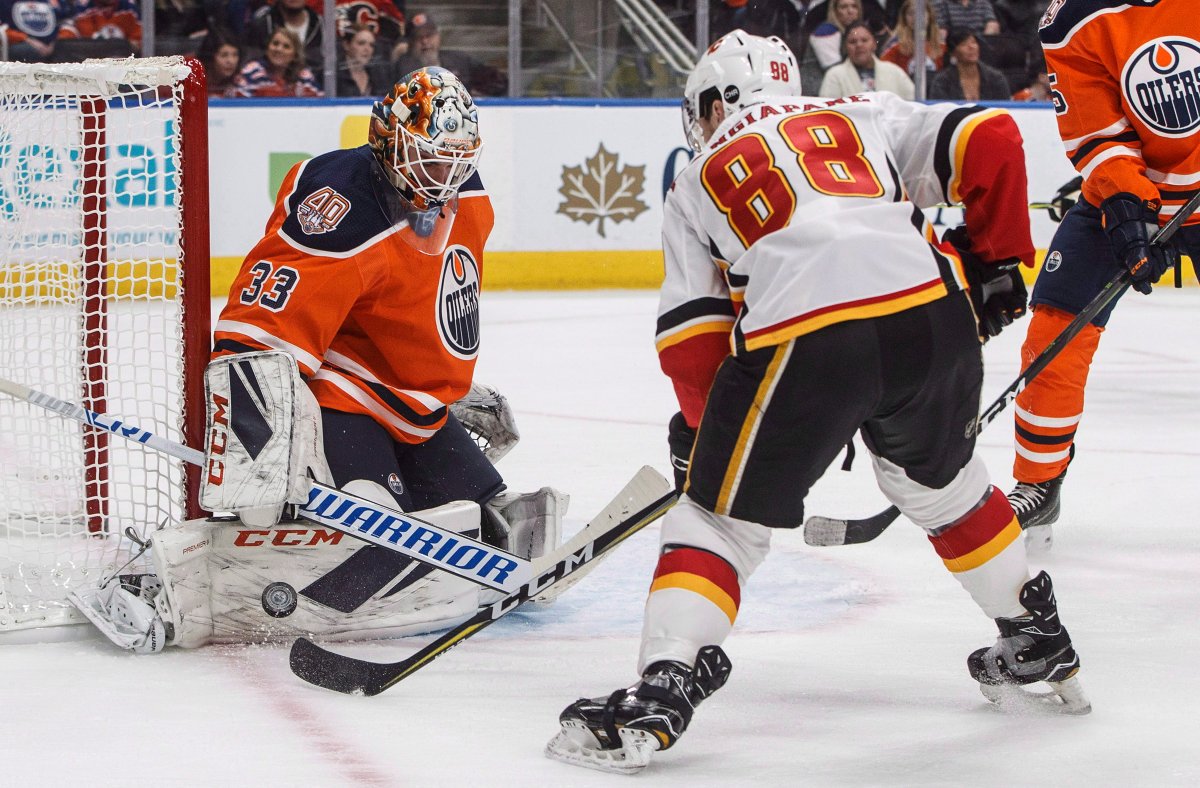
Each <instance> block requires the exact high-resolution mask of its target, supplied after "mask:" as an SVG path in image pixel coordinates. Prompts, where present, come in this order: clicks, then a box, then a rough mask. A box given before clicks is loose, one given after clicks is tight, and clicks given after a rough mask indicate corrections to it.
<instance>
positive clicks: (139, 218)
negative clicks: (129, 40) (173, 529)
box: [0, 58, 210, 633]
mask: <svg viewBox="0 0 1200 788" xmlns="http://www.w3.org/2000/svg"><path fill="white" fill-rule="evenodd" d="M207 177H208V176H207V106H206V99H205V87H204V79H203V72H202V70H201V69H200V67H199V65H198V64H196V63H195V62H194V61H192V60H185V59H183V58H146V59H140V60H139V59H133V58H130V59H126V60H90V61H85V62H83V63H67V64H56V65H48V64H24V63H0V377H3V378H7V379H9V380H12V381H15V382H17V383H20V384H22V385H25V386H28V387H30V388H32V389H35V390H39V391H43V392H45V393H48V394H51V395H53V396H55V397H58V398H60V399H63V400H67V401H69V402H77V403H80V404H82V405H83V406H84V407H85V408H88V409H89V410H92V411H96V412H98V413H106V414H110V415H113V416H120V417H123V418H125V419H127V420H128V421H129V422H130V423H131V424H136V425H138V426H140V427H143V428H145V429H148V430H150V431H151V432H153V433H155V434H158V435H162V436H164V437H169V438H171V439H172V440H176V441H179V442H181V443H186V444H188V445H190V446H197V447H199V446H202V434H203V413H202V408H199V407H196V408H189V407H188V406H187V403H202V402H203V393H202V389H201V388H200V386H201V385H202V383H201V380H202V371H203V366H204V363H205V362H206V361H207V357H208V348H209V341H210V340H209V292H208V291H209V284H208V184H207ZM196 482H197V479H196V478H194V474H193V473H192V471H191V470H190V469H188V468H184V467H183V466H182V464H181V463H180V462H179V461H178V460H173V459H170V458H167V457H165V456H163V455H160V454H158V453H156V452H154V451H152V450H148V449H146V448H144V447H142V446H140V445H138V444H135V443H131V442H129V441H125V440H122V439H121V438H120V437H118V436H113V435H109V434H107V433H104V432H98V431H96V430H92V429H90V428H88V427H85V426H83V425H81V424H78V423H76V422H73V421H69V420H67V419H63V418H59V417H57V416H54V415H52V414H49V413H47V412H45V411H42V410H40V409H38V408H34V407H32V406H30V405H28V404H26V403H24V402H18V401H15V400H13V399H12V398H9V397H4V396H0V633H3V632H4V631H6V630H13V629H24V628H30V627H41V626H53V625H58V624H68V623H75V622H77V621H82V620H83V619H82V617H80V616H78V614H77V613H76V612H75V610H74V609H73V608H72V607H71V606H70V605H69V603H68V602H67V601H66V594H67V592H68V591H70V590H71V589H72V588H75V587H77V586H78V585H80V584H82V583H91V582H95V581H96V580H98V579H100V578H102V577H105V576H107V575H109V574H111V573H113V572H115V571H118V570H119V571H121V572H130V571H138V570H139V569H140V567H139V566H137V565H136V563H137V562H135V565H132V566H130V567H129V568H126V569H122V566H123V565H124V564H125V563H126V562H128V561H129V560H130V558H131V557H132V556H133V555H134V554H135V552H136V544H134V542H133V541H132V540H130V539H128V538H126V537H125V531H126V529H128V528H132V529H133V531H134V532H136V533H137V534H138V535H139V537H142V536H145V535H146V534H147V533H148V532H149V531H150V530H152V529H154V528H156V527H159V526H160V525H162V524H164V523H169V522H178V521H180V520H181V519H183V518H185V517H192V516H196V515H197V514H198V512H197V511H196V507H195V503H194V502H195V500H196V495H195V485H196Z"/></svg>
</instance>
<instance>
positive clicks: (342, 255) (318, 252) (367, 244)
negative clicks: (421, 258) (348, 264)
mask: <svg viewBox="0 0 1200 788" xmlns="http://www.w3.org/2000/svg"><path fill="white" fill-rule="evenodd" d="M407 226H408V222H401V223H400V224H396V225H393V226H391V227H389V228H388V229H386V230H384V231H383V232H381V233H377V234H376V235H374V236H372V237H371V238H368V239H367V240H365V241H363V242H362V243H361V244H359V245H358V246H356V247H354V248H353V249H348V250H346V251H345V252H328V251H325V250H324V249H313V248H312V247H310V246H305V245H304V244H302V243H300V242H299V241H296V240H295V239H294V238H292V237H291V236H289V235H288V234H287V233H285V232H284V231H283V228H282V227H280V228H279V232H278V235H279V237H280V238H282V239H283V241H284V243H286V244H287V245H288V246H290V247H292V248H293V249H295V250H296V251H298V252H300V253H302V254H306V255H310V256H312V257H327V258H333V259H337V260H345V259H347V258H350V257H354V256H355V255H357V254H359V253H360V252H363V251H365V250H367V249H370V248H371V247H372V246H375V245H376V244H378V243H379V242H380V241H382V240H383V239H384V238H387V237H388V236H389V235H395V234H396V233H398V232H400V231H401V230H403V229H404V228H405V227H407Z"/></svg>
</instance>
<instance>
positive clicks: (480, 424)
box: [450, 383, 521, 465]
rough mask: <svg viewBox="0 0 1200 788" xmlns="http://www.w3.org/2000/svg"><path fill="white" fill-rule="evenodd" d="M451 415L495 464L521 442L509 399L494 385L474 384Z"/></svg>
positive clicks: (454, 407) (458, 402) (455, 405)
mask: <svg viewBox="0 0 1200 788" xmlns="http://www.w3.org/2000/svg"><path fill="white" fill-rule="evenodd" d="M450 412H451V413H453V414H454V417H455V418H456V419H458V420H459V421H460V422H462V425H463V427H465V428H466V430H467V432H468V433H469V434H470V436H471V437H472V438H474V439H475V443H477V444H479V448H480V449H482V450H483V456H485V457H487V458H488V461H489V462H491V463H492V465H495V464H496V463H498V462H499V461H500V458H501V457H503V456H504V455H506V454H508V453H509V451H511V450H512V447H513V446H516V445H517V441H519V440H521V433H519V432H518V431H517V421H516V419H515V418H514V417H513V412H512V408H510V407H509V406H508V399H507V398H506V397H505V396H504V395H503V394H501V393H500V392H499V391H496V389H494V388H492V387H491V386H486V385H484V384H483V383H472V384H471V390H470V391H468V392H467V395H466V396H465V397H463V398H462V399H460V400H459V401H457V402H455V403H452V404H451V405H450Z"/></svg>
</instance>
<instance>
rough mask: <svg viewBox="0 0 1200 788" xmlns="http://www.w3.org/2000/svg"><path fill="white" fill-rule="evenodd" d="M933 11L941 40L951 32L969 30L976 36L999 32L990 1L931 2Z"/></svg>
mask: <svg viewBox="0 0 1200 788" xmlns="http://www.w3.org/2000/svg"><path fill="white" fill-rule="evenodd" d="M933 10H934V11H936V12H937V18H938V26H939V27H940V28H941V31H942V38H943V39H944V38H946V35H947V34H948V33H949V32H950V31H951V30H970V31H971V32H972V33H974V34H975V35H977V36H978V35H985V36H990V35H995V34H996V33H999V32H1000V22H999V21H997V19H996V9H995V8H993V7H992V3H991V0H933Z"/></svg>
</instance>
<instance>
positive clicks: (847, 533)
mask: <svg viewBox="0 0 1200 788" xmlns="http://www.w3.org/2000/svg"><path fill="white" fill-rule="evenodd" d="M1197 207H1200V193H1197V194H1194V195H1193V196H1192V198H1191V199H1190V200H1188V201H1187V202H1186V203H1185V204H1184V205H1183V207H1181V208H1180V209H1179V211H1178V212H1176V214H1175V215H1174V216H1172V217H1171V220H1170V221H1168V222H1167V223H1166V224H1164V225H1163V226H1162V228H1161V229H1159V231H1158V232H1156V233H1155V234H1154V237H1153V238H1152V239H1150V243H1153V244H1163V243H1166V242H1167V241H1169V240H1171V237H1172V236H1173V235H1175V233H1176V232H1177V231H1178V230H1179V228H1180V227H1182V226H1183V223H1184V222H1186V221H1187V220H1188V217H1189V216H1191V215H1192V214H1193V213H1195V211H1196V208H1197ZM1132 282H1133V280H1132V278H1131V277H1130V275H1129V271H1127V270H1125V269H1124V268H1122V269H1121V270H1120V271H1118V272H1117V273H1116V275H1115V276H1113V278H1112V279H1110V280H1108V282H1106V283H1105V285H1104V287H1102V288H1101V289H1100V292H1099V293H1097V294H1096V297H1095V298H1093V299H1092V300H1091V302H1089V303H1088V305H1087V306H1085V307H1084V308H1083V310H1082V311H1080V313H1079V314H1078V315H1076V316H1075V318H1074V319H1073V320H1072V321H1071V322H1070V323H1068V324H1067V327H1066V328H1064V329H1063V330H1062V333H1061V334H1059V335H1058V336H1056V337H1055V338H1054V339H1053V340H1051V342H1050V344H1049V345H1047V346H1046V347H1045V349H1043V350H1042V352H1041V353H1040V354H1039V355H1038V357H1037V358H1035V359H1034V360H1033V361H1032V362H1031V363H1030V364H1029V366H1028V367H1026V368H1025V370H1024V371H1023V372H1021V374H1020V375H1018V376H1017V379H1016V380H1014V381H1013V382H1012V383H1011V384H1009V386H1008V388H1006V389H1005V390H1004V393H1002V394H1001V395H1000V396H999V397H998V398H997V399H996V401H995V402H993V403H992V404H991V405H989V406H988V408H987V410H985V411H984V412H983V413H981V414H979V418H977V419H976V420H975V434H976V435H978V434H979V433H980V432H982V431H983V429H984V428H985V427H987V425H989V424H991V423H992V422H993V421H995V420H996V416H998V415H999V414H1000V412H1001V411H1002V410H1004V409H1005V408H1007V407H1008V405H1009V403H1011V402H1012V401H1013V400H1015V399H1016V398H1017V394H1019V393H1021V391H1022V389H1024V388H1025V387H1026V386H1027V385H1029V381H1031V380H1033V379H1034V378H1035V377H1037V376H1038V374H1039V373H1041V371H1042V370H1044V369H1045V368H1046V367H1048V366H1049V365H1050V362H1051V361H1053V360H1054V358H1055V357H1056V356H1057V355H1058V354H1059V353H1060V352H1062V349H1063V348H1065V347H1066V346H1067V344H1068V343H1069V342H1070V341H1071V340H1072V339H1074V338H1075V337H1076V335H1078V334H1079V332H1080V331H1082V330H1083V328H1084V326H1086V325H1087V324H1088V323H1090V322H1092V319H1093V318H1095V317H1096V315H1098V314H1100V313H1101V312H1103V311H1104V308H1105V307H1106V306H1108V305H1109V304H1111V303H1112V302H1113V301H1115V300H1116V299H1117V298H1119V297H1120V296H1121V294H1122V293H1124V292H1125V291H1126V290H1128V289H1129V286H1130V284H1132ZM899 516H900V510H899V509H897V508H896V507H895V506H889V507H888V508H887V509H885V510H883V511H882V512H880V513H879V514H876V515H872V516H871V517H865V518H863V519H861V520H849V519H846V520H840V519H837V518H833V517H822V516H820V515H814V516H812V517H810V518H808V519H807V520H805V521H804V541H805V543H806V544H810V545H814V546H817V547H828V546H830V545H843V544H862V543H864V542H869V541H871V540H872V539H874V538H875V537H877V536H879V535H880V534H882V533H883V532H884V531H885V530H887V527H888V526H889V525H891V524H892V523H893V522H895V520H896V518H897V517H899Z"/></svg>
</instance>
